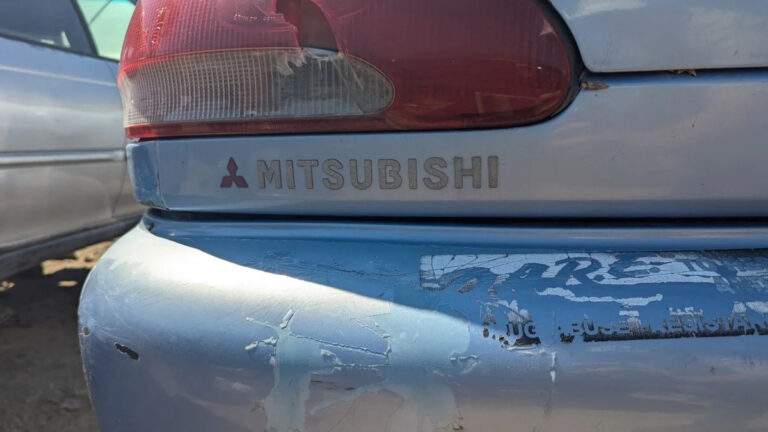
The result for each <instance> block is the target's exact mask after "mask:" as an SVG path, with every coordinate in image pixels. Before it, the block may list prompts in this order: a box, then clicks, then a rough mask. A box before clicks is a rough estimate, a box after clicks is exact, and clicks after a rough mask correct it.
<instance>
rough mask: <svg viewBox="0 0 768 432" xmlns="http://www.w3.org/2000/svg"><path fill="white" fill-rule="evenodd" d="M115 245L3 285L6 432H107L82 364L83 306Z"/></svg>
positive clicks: (0, 394)
mask: <svg viewBox="0 0 768 432" xmlns="http://www.w3.org/2000/svg"><path fill="white" fill-rule="evenodd" d="M110 244H111V243H110V242H105V243H99V244H96V245H92V246H89V247H87V248H84V249H81V250H79V251H77V252H75V253H74V254H73V256H71V257H67V258H65V259H58V260H49V261H45V262H43V263H41V265H40V266H39V267H36V268H35V269H33V270H30V271H27V272H24V273H20V274H18V275H16V276H14V277H11V278H9V279H8V280H6V281H0V383H1V384H0V431H2V432H6V431H9V432H11V431H12V432H21V431H57V432H58V431H61V432H70V431H71V432H75V431H77V432H97V431H98V430H99V429H98V426H97V424H96V418H95V417H94V415H93V412H92V411H91V405H90V402H89V400H88V390H87V388H86V385H85V381H84V379H83V370H82V366H81V363H80V351H79V347H78V341H77V302H78V299H79V297H80V290H81V289H82V286H83V282H84V281H85V277H86V276H87V275H88V271H89V270H90V269H91V268H92V267H93V265H94V264H95V262H96V260H98V258H99V257H100V256H101V254H102V253H103V252H104V251H105V250H106V249H107V248H108V247H109V245H110Z"/></svg>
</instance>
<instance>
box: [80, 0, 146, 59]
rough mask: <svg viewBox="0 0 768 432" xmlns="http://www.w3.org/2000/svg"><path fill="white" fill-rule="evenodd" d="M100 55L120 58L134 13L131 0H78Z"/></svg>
mask: <svg viewBox="0 0 768 432" xmlns="http://www.w3.org/2000/svg"><path fill="white" fill-rule="evenodd" d="M77 4H78V5H79V6H80V10H81V11H82V12H83V18H84V19H85V22H86V24H88V29H89V30H90V31H91V36H92V37H93V42H94V43H95V44H96V51H97V53H98V55H99V56H101V57H105V58H108V59H112V60H119V59H120V51H121V50H122V49H123V38H124V37H125V31H126V29H127V28H128V22H129V21H130V20H131V15H132V14H133V8H134V4H133V1H131V0H77Z"/></svg>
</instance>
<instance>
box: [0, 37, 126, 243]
mask: <svg viewBox="0 0 768 432" xmlns="http://www.w3.org/2000/svg"><path fill="white" fill-rule="evenodd" d="M0 52H2V53H3V54H4V55H3V56H2V58H0V228H1V229H0V250H7V249H10V248H16V247H20V246H24V245H30V244H33V243H37V242H41V241H45V240H48V239H51V238H54V237H57V236H60V235H63V234H68V233H74V232H78V231H82V230H85V229H88V228H94V227H99V226H103V225H106V224H109V223H112V222H116V221H117V220H118V219H120V218H122V217H125V216H128V215H131V214H137V213H138V212H140V211H141V207H140V206H139V205H138V204H137V203H135V202H134V203H130V202H126V201H125V199H123V198H122V197H123V196H124V195H125V193H126V192H127V193H128V194H130V192H131V187H130V184H128V183H127V179H128V175H127V169H126V162H125V150H124V147H125V137H124V136H123V128H122V106H121V102H120V96H119V94H118V92H117V87H116V84H115V74H114V71H113V69H112V68H111V67H110V66H109V65H110V63H112V62H109V61H107V60H102V59H97V58H92V57H88V56H84V55H78V54H74V53H69V52H66V51H62V50H58V49H52V48H47V47H43V46H38V45H34V44H30V43H26V42H20V41H16V40H10V39H5V38H2V37H0Z"/></svg>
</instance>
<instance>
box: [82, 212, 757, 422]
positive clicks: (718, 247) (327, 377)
mask: <svg viewBox="0 0 768 432" xmlns="http://www.w3.org/2000/svg"><path fill="white" fill-rule="evenodd" d="M147 227H151V228H152V230H151V232H150V231H149V230H148V229H147ZM760 248H768V227H763V226H747V227H740V228H724V227H716V226H715V227H712V226H710V227H701V226H700V227H691V228H686V229H671V228H669V229H667V228H663V227H662V228H658V227H657V228H648V229H641V228H635V229H631V228H610V227H605V228H584V229H573V228H557V227H552V226H550V227H538V228H522V227H520V228H513V227H471V226H455V225H452V226H449V225H395V224H384V223H381V224H353V223H346V224H331V223H280V222H261V223H256V222H180V221H171V220H167V219H163V218H160V217H157V216H148V217H146V218H145V221H144V224H143V225H142V226H141V227H139V228H137V229H135V230H134V231H132V232H131V233H129V234H128V235H126V236H125V237H123V238H122V239H121V240H120V241H118V242H117V243H116V244H115V245H114V246H113V247H112V248H111V249H110V250H109V251H108V253H107V254H106V255H105V256H104V258H103V259H102V260H101V262H100V263H99V264H98V265H97V267H96V268H95V269H94V270H93V272H92V273H91V275H90V276H89V279H88V281H87V283H86V287H85V290H84V292H83V297H82V301H81V306H80V326H81V330H80V332H81V333H80V340H81V347H82V352H83V358H84V363H85V369H86V373H87V378H88V381H89V385H90V391H91V395H92V399H93V402H94V406H95V409H96V412H97V414H98V417H99V421H100V424H101V427H102V429H103V430H105V431H135V430H188V431H194V430H217V431H241V430H242V431H245V430H254V431H263V430H274V431H279V432H282V431H286V432H289V431H294V430H299V431H327V430H331V429H334V428H335V430H349V431H379V430H381V431H385V430H390V431H431V430H448V431H450V430H471V431H496V430H505V431H530V430H539V431H544V430H554V431H565V430H567V431H569V432H571V431H587V430H589V431H594V430H610V431H632V430H643V431H692V430H696V431H699V432H701V431H710V430H711V431H722V430H740V431H750V430H755V431H758V430H765V429H766V427H768V412H766V406H768V395H766V392H765V391H764V389H765V388H766V385H768V329H767V328H766V327H768V251H766V250H765V249H763V250H761V249H760ZM676 251H687V252H676ZM705 251H706V252H705Z"/></svg>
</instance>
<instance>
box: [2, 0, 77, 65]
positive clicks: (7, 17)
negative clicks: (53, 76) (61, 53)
mask: <svg viewBox="0 0 768 432" xmlns="http://www.w3.org/2000/svg"><path fill="white" fill-rule="evenodd" d="M0 35H4V36H10V37H13V38H17V39H24V40H28V41H30V42H36V43H41V44H45V45H51V46H55V47H58V48H65V49H68V50H72V51H76V52H79V53H84V54H91V46H90V43H89V42H88V36H87V34H86V33H85V30H84V29H83V27H82V25H81V24H80V19H79V17H78V16H77V11H76V10H75V8H74V7H73V5H72V3H71V2H70V1H68V0H0Z"/></svg>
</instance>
